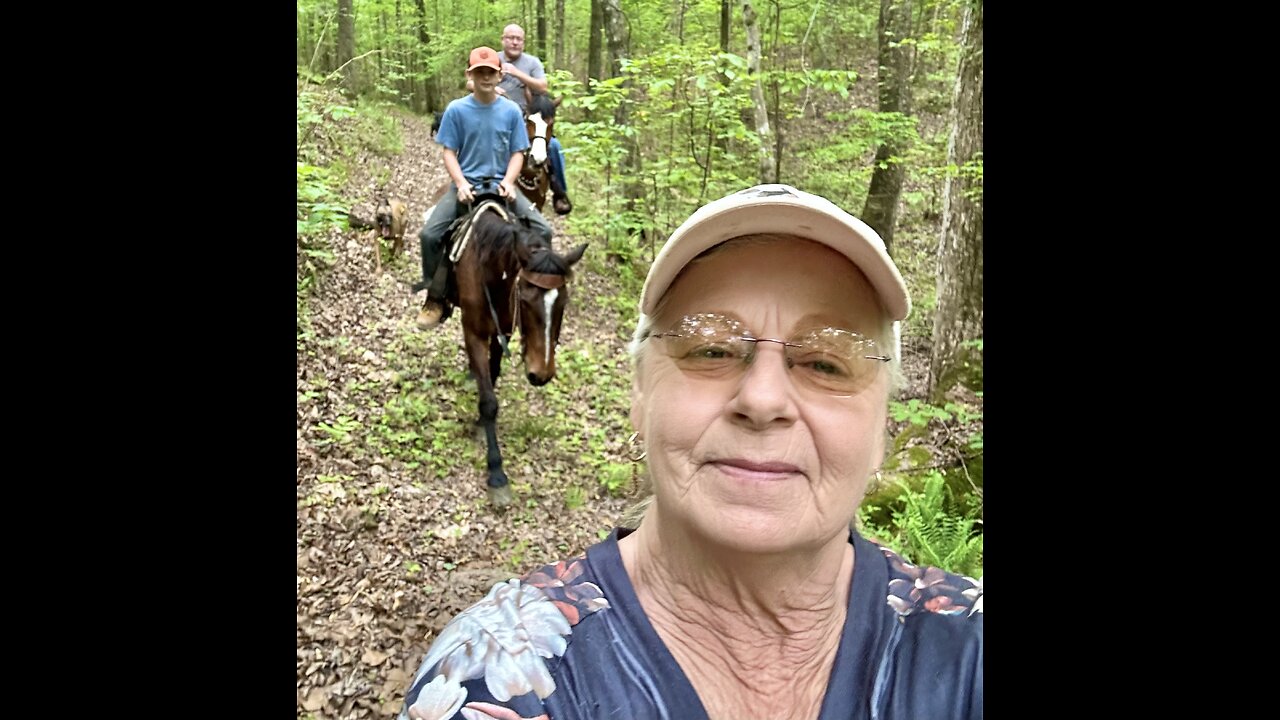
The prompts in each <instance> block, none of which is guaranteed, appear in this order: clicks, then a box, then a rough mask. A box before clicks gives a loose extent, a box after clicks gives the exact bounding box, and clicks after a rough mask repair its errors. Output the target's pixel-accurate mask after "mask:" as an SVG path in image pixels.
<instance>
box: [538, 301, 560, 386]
mask: <svg viewBox="0 0 1280 720" xmlns="http://www.w3.org/2000/svg"><path fill="white" fill-rule="evenodd" d="M559 295H560V291H559V290H548V291H547V294H546V295H543V296H542V303H543V309H544V310H546V312H545V313H543V317H545V318H546V324H545V325H544V327H543V329H544V331H545V332H546V335H547V342H546V344H545V345H544V346H543V355H544V357H543V362H544V363H546V365H547V367H551V308H553V307H555V306H556V298H557V297H559Z"/></svg>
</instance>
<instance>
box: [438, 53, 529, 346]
mask: <svg viewBox="0 0 1280 720" xmlns="http://www.w3.org/2000/svg"><path fill="white" fill-rule="evenodd" d="M467 78H468V81H469V82H470V84H471V85H472V86H473V87H474V89H473V91H472V92H471V94H470V95H467V96H466V97H462V98H459V99H457V100H454V101H453V102H451V103H449V107H448V108H446V109H445V111H444V116H443V117H442V119H441V121H440V132H439V134H437V135H436V142H437V143H439V144H440V145H442V146H444V166H445V169H446V170H448V171H449V178H450V180H452V184H451V185H450V188H449V190H446V191H445V193H444V196H443V197H441V198H440V202H439V203H438V204H437V205H436V206H435V209H434V210H433V211H432V212H431V217H430V218H429V219H428V221H427V223H426V224H425V225H423V227H422V231H421V232H420V233H419V234H418V239H419V240H420V241H421V244H422V284H423V285H424V286H426V288H427V299H426V302H424V303H423V306H422V310H421V311H420V312H419V313H418V318H417V323H418V327H420V328H422V329H423V330H430V329H431V328H434V327H436V326H437V325H439V324H440V321H441V319H442V318H443V317H445V310H446V305H447V303H448V300H447V299H446V293H447V292H448V264H447V263H445V264H443V265H442V263H441V260H443V259H444V245H443V241H444V235H445V232H446V231H448V229H449V226H450V225H451V224H453V221H454V220H456V219H457V218H458V216H460V215H461V214H463V212H464V211H465V209H466V207H465V206H466V205H469V204H471V202H472V201H473V200H475V197H476V195H477V194H480V193H492V192H496V193H497V194H498V195H500V196H501V197H503V198H506V200H507V203H508V204H509V205H510V204H514V206H515V212H516V214H517V215H519V216H520V217H524V218H528V220H529V222H530V223H531V225H532V226H533V228H534V229H536V230H537V231H538V232H539V234H541V235H542V237H543V239H544V240H546V241H547V243H548V244H550V242H551V226H550V225H548V224H547V221H546V220H545V219H544V218H543V217H542V215H541V214H539V213H538V211H537V210H536V209H535V208H534V207H533V205H532V203H530V202H529V201H528V200H527V199H525V197H524V195H522V194H520V193H518V192H516V189H515V179H516V176H517V175H519V174H520V168H521V167H522V165H523V164H524V151H525V148H528V147H529V135H528V133H527V132H526V131H525V126H524V114H523V113H522V112H520V108H519V106H517V105H516V104H514V103H513V102H511V101H509V100H507V99H505V98H502V97H499V95H498V83H499V81H500V80H501V79H502V63H501V60H500V57H499V55H498V52H497V51H496V50H492V49H490V48H487V47H478V48H476V49H474V50H472V51H471V56H470V60H469V62H468V63H467ZM454 190H456V193H455V192H451V191H454Z"/></svg>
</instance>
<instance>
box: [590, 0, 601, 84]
mask: <svg viewBox="0 0 1280 720" xmlns="http://www.w3.org/2000/svg"><path fill="white" fill-rule="evenodd" d="M600 2H601V0H591V27H589V28H587V32H588V33H589V34H588V35H587V77H588V78H595V79H596V80H600V79H601V77H600V45H601V44H602V43H601V42H600V25H601V16H602V13H601V10H600ZM590 84H591V83H589V82H588V83H587V85H588V86H590Z"/></svg>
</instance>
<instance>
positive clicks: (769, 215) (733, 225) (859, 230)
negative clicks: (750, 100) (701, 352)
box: [640, 191, 911, 320]
mask: <svg viewBox="0 0 1280 720" xmlns="http://www.w3.org/2000/svg"><path fill="white" fill-rule="evenodd" d="M797 192H798V191H797ZM805 195H807V194H805ZM818 202H821V203H826V205H828V206H829V208H828V209H821V208H819V207H815V206H814V205H815V203H818ZM833 211H834V212H833ZM763 233H777V234H786V235H796V236H799V237H803V238H807V239H810V240H813V241H815V242H820V243H822V244H823V245H826V246H827V247H830V248H831V249H833V250H835V251H836V252H838V253H840V254H841V255H844V256H845V257H847V258H849V260H850V261H851V262H852V263H853V264H854V265H855V266H857V268H858V269H859V270H861V271H862V274H863V275H865V276H866V277H867V280H868V281H869V282H870V283H871V286H872V287H873V288H875V290H876V294H877V295H878V296H879V297H880V302H881V304H882V305H883V306H884V310H885V312H887V313H888V314H889V316H890V319H892V320H903V319H905V318H906V317H907V315H909V314H910V313H911V298H910V296H909V295H908V293H907V287H906V283H904V282H903V280H902V275H901V274H900V273H899V272H898V268H897V267H896V266H895V265H894V264H893V260H892V259H890V257H889V254H888V253H887V252H885V250H884V241H882V240H881V239H880V236H879V235H877V234H876V232H875V230H872V229H871V227H870V226H868V225H867V224H866V223H864V222H862V221H861V220H859V219H857V218H855V217H853V216H852V215H849V214H848V213H845V212H844V211H842V210H840V209H839V208H837V207H836V206H835V205H833V204H831V203H829V202H828V201H826V200H824V199H822V198H819V197H817V196H813V195H807V197H806V196H796V195H791V194H776V195H770V196H766V197H759V196H741V197H740V196H738V195H731V196H729V197H728V198H725V199H724V200H722V201H717V202H714V203H711V204H709V205H706V206H704V207H702V208H700V209H699V210H698V211H697V212H695V213H694V214H693V215H692V216H690V218H689V220H688V221H686V222H685V224H684V225H682V226H680V228H679V229H677V230H676V232H675V233H673V234H672V235H671V237H670V238H669V239H668V240H667V242H666V244H665V245H663V247H662V250H661V251H660V252H659V253H658V257H657V258H655V259H654V261H653V265H652V267H650V269H649V276H648V278H647V279H646V280H645V284H644V291H643V293H642V294H641V296H640V311H641V312H642V313H644V314H645V315H652V314H653V311H654V308H655V307H656V306H657V304H658V301H659V300H660V299H661V298H662V296H663V294H665V293H666V291H667V289H668V288H670V287H671V283H672V282H673V281H674V280H675V278H676V276H677V275H679V274H680V271H681V270H683V269H684V266H685V265H687V264H688V263H689V261H690V260H692V259H694V258H695V257H697V256H698V255H699V254H701V253H702V252H704V251H706V250H707V249H709V248H712V247H715V246H716V245H719V244H720V243H722V242H724V241H726V240H731V239H733V238H736V237H740V236H743V235H755V234H763Z"/></svg>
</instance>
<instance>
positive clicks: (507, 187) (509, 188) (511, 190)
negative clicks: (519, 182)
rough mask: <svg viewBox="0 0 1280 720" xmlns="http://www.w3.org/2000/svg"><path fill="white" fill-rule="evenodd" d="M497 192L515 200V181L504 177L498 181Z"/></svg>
mask: <svg viewBox="0 0 1280 720" xmlns="http://www.w3.org/2000/svg"><path fill="white" fill-rule="evenodd" d="M498 194H499V195H501V196H502V197H504V198H506V199H508V200H515V199H516V186H515V183H513V182H512V181H510V180H507V179H506V178H503V179H502V182H500V183H498Z"/></svg>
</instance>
